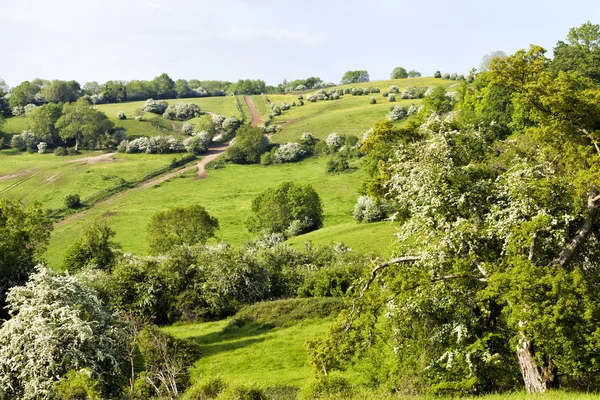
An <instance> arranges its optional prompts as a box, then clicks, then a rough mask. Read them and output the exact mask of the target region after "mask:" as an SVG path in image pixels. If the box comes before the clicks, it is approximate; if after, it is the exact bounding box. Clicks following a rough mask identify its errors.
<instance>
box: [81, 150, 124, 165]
mask: <svg viewBox="0 0 600 400" xmlns="http://www.w3.org/2000/svg"><path fill="white" fill-rule="evenodd" d="M113 154H115V152H114V151H110V152H108V153H104V154H100V155H99V156H93V157H84V158H78V159H76V160H70V161H69V162H70V163H75V162H81V161H87V162H86V164H96V163H100V162H112V161H117V159H116V158H113Z"/></svg>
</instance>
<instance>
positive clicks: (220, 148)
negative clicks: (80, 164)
mask: <svg viewBox="0 0 600 400" xmlns="http://www.w3.org/2000/svg"><path fill="white" fill-rule="evenodd" d="M230 142H231V141H227V142H225V143H219V144H215V146H214V147H211V148H210V149H209V150H208V152H207V153H206V155H205V156H204V157H202V159H201V160H200V161H199V162H198V163H197V164H192V165H189V166H187V167H185V168H181V169H178V170H176V171H173V172H170V173H168V174H166V175H162V176H159V177H156V178H152V179H149V180H147V181H145V182H142V183H141V184H139V185H138V186H136V187H133V188H131V189H127V190H123V191H122V192H119V193H117V194H115V195H114V196H110V197H107V198H104V199H102V200H100V201H98V202H96V203H94V206H96V205H99V204H112V203H115V202H116V201H118V200H120V199H122V198H124V197H127V196H129V195H131V194H133V193H136V192H139V191H140V190H145V189H149V188H152V187H154V186H156V185H159V184H161V183H163V182H165V181H167V180H169V179H171V178H173V177H175V176H178V175H181V174H184V173H186V172H188V171H191V170H193V169H194V168H198V176H197V178H196V179H204V178H206V176H207V175H206V171H205V166H206V164H208V163H209V162H211V161H212V160H214V159H215V158H217V157H218V156H220V155H221V154H223V152H224V151H225V150H227V146H229V143H230ZM81 160H82V159H79V160H74V161H81ZM90 211H91V209H90V210H88V211H83V212H79V213H77V214H72V215H70V216H68V217H67V218H65V219H63V220H62V221H59V222H57V223H55V224H54V228H60V227H61V226H64V225H67V224H69V223H71V222H73V221H77V220H78V219H81V218H83V217H85V216H87V215H88V214H89V213H90Z"/></svg>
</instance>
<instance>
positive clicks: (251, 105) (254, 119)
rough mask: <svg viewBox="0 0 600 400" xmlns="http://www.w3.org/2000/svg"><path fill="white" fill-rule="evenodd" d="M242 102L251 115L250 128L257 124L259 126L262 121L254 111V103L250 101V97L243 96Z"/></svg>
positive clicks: (255, 110) (256, 111)
mask: <svg viewBox="0 0 600 400" xmlns="http://www.w3.org/2000/svg"><path fill="white" fill-rule="evenodd" d="M244 101H245V102H246V105H247V106H248V108H249V109H250V114H252V120H251V121H250V126H258V124H260V123H261V122H262V119H261V118H260V113H259V112H258V110H257V109H256V106H255V105H254V102H253V101H252V97H250V96H244Z"/></svg>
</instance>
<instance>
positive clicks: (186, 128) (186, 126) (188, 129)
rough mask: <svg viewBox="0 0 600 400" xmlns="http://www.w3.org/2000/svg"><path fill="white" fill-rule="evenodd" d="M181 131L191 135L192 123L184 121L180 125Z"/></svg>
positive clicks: (192, 130)
mask: <svg viewBox="0 0 600 400" xmlns="http://www.w3.org/2000/svg"><path fill="white" fill-rule="evenodd" d="M181 133H183V134H184V135H188V136H192V135H193V134H194V125H192V124H190V123H189V122H185V123H184V124H183V125H182V127H181Z"/></svg>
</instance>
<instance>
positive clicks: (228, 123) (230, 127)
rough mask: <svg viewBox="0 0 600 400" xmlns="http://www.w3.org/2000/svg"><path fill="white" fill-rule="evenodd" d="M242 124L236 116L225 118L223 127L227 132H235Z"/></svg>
mask: <svg viewBox="0 0 600 400" xmlns="http://www.w3.org/2000/svg"><path fill="white" fill-rule="evenodd" d="M240 125H241V122H240V121H239V120H238V119H237V118H235V117H229V118H225V119H224V120H223V124H222V126H223V129H225V130H226V131H227V132H235V131H236V130H237V129H238V128H239V127H240Z"/></svg>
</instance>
